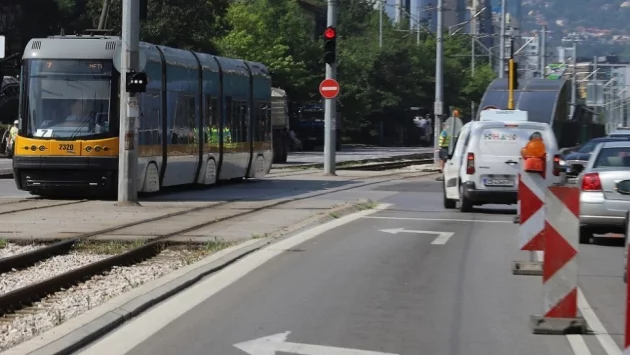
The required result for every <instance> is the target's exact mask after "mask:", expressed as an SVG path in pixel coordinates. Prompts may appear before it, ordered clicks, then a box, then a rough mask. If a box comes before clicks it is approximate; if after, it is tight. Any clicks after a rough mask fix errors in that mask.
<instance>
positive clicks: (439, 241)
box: [431, 232, 455, 245]
mask: <svg viewBox="0 0 630 355" xmlns="http://www.w3.org/2000/svg"><path fill="white" fill-rule="evenodd" d="M453 234H455V233H451V232H442V233H440V235H438V236H437V238H435V239H434V240H433V241H432V242H431V244H433V245H444V244H446V242H448V240H449V239H451V237H452V236H453Z"/></svg>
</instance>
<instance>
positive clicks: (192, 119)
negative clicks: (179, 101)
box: [186, 96, 201, 143]
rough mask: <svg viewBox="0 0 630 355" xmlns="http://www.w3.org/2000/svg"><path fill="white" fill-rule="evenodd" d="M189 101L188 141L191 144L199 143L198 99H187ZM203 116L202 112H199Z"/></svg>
mask: <svg viewBox="0 0 630 355" xmlns="http://www.w3.org/2000/svg"><path fill="white" fill-rule="evenodd" d="M187 98H188V99H187V101H188V110H187V111H188V112H187V113H188V115H187V117H188V124H187V125H186V130H187V132H188V140H189V143H197V138H198V134H197V126H198V125H197V106H198V105H197V98H196V97H193V96H191V97H187ZM199 114H201V112H199Z"/></svg>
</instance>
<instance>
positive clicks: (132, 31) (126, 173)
mask: <svg viewBox="0 0 630 355" xmlns="http://www.w3.org/2000/svg"><path fill="white" fill-rule="evenodd" d="M122 5H123V9H122V10H123V11H122V48H121V55H122V58H121V61H120V63H121V65H120V67H121V70H120V75H121V79H120V145H119V149H120V153H119V159H118V204H119V205H137V204H138V189H137V187H138V186H137V184H138V153H137V150H136V136H137V134H136V130H137V128H136V119H137V117H138V113H139V112H138V111H139V110H138V99H137V98H136V97H135V94H133V93H128V92H127V83H126V82H127V80H126V78H127V73H129V72H130V71H132V70H133V71H135V72H137V71H139V68H138V67H139V65H140V63H139V53H138V52H139V46H140V3H139V1H138V0H123V2H122Z"/></svg>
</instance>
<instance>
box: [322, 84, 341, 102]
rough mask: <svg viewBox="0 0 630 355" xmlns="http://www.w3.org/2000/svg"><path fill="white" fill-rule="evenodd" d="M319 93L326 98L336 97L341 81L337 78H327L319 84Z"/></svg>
mask: <svg viewBox="0 0 630 355" xmlns="http://www.w3.org/2000/svg"><path fill="white" fill-rule="evenodd" d="M319 93H320V94H322V96H323V97H324V98H325V99H334V98H335V97H337V95H339V83H338V82H337V80H335V79H326V80H324V81H322V83H321V84H319Z"/></svg>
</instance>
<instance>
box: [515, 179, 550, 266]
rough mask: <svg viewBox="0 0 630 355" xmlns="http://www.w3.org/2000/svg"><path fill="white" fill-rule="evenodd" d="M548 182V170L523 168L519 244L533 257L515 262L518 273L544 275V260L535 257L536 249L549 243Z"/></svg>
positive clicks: (519, 188) (519, 194) (519, 183)
mask: <svg viewBox="0 0 630 355" xmlns="http://www.w3.org/2000/svg"><path fill="white" fill-rule="evenodd" d="M547 184H548V183H547V181H546V180H545V175H544V174H539V173H528V172H524V171H521V172H520V173H519V175H518V202H519V207H518V216H519V248H520V250H523V251H529V252H530V260H529V261H528V262H524V261H515V262H514V264H513V266H512V273H513V274H514V275H542V260H541V261H537V260H535V258H534V252H535V251H542V250H544V247H545V246H544V235H545V191H546V189H547Z"/></svg>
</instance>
